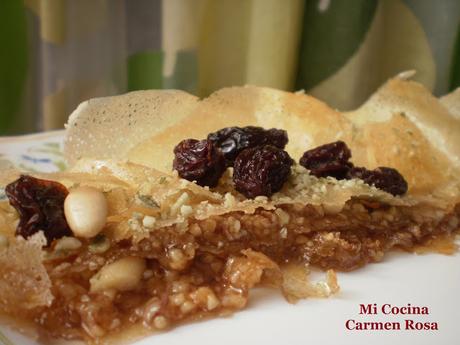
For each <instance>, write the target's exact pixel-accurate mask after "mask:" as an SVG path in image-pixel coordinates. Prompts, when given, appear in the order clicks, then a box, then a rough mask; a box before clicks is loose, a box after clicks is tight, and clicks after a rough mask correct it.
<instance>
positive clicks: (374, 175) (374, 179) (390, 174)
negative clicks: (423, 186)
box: [347, 167, 408, 195]
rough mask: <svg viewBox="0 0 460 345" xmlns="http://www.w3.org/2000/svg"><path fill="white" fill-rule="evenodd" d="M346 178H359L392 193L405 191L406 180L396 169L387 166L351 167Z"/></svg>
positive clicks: (400, 193)
mask: <svg viewBox="0 0 460 345" xmlns="http://www.w3.org/2000/svg"><path fill="white" fill-rule="evenodd" d="M347 178H359V179H361V180H363V181H364V182H366V183H367V184H369V185H373V186H375V187H377V188H379V189H381V190H384V191H385V192H387V193H390V194H393V195H403V194H405V193H406V192H407V188H408V187H407V182H406V180H405V179H404V177H403V176H402V175H401V174H400V173H399V172H398V170H396V169H393V168H387V167H378V168H377V169H374V170H367V169H366V168H352V169H350V171H349V172H348V174H347Z"/></svg>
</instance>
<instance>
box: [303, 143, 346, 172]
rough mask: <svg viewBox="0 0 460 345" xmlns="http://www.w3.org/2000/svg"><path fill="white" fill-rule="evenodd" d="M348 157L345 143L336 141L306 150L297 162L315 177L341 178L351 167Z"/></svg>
mask: <svg viewBox="0 0 460 345" xmlns="http://www.w3.org/2000/svg"><path fill="white" fill-rule="evenodd" d="M350 157H351V151H350V149H349V148H348V146H347V144H345V143H344V142H343V141H336V142H333V143H330V144H325V145H322V146H318V147H316V148H314V149H312V150H308V151H306V152H305V153H304V154H303V156H302V158H300V162H299V163H300V165H302V166H303V167H305V168H307V169H308V170H310V173H311V174H312V175H314V176H316V177H327V176H332V177H335V178H336V179H338V180H342V179H344V178H346V175H347V172H348V170H350V169H351V168H352V167H353V164H351V163H350V162H349V161H348V160H349V159H350Z"/></svg>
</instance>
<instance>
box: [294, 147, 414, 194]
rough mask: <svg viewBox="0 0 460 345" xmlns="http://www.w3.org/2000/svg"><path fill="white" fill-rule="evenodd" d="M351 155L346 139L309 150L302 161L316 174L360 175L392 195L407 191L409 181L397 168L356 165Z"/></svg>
mask: <svg viewBox="0 0 460 345" xmlns="http://www.w3.org/2000/svg"><path fill="white" fill-rule="evenodd" d="M350 158H351V151H350V149H349V148H348V146H347V145H346V144H345V143H344V142H343V141H336V142H333V143H329V144H326V145H322V146H318V147H316V148H314V149H312V150H308V151H306V152H305V153H304V154H303V156H302V157H301V158H300V161H299V163H300V165H302V166H303V167H305V168H307V169H308V170H310V174H312V175H314V176H316V177H327V176H331V177H335V178H336V179H338V180H343V179H352V178H358V179H361V180H363V181H364V182H366V183H367V184H369V185H373V186H375V187H377V188H379V189H381V190H384V191H385V192H387V193H390V194H393V195H403V194H405V193H406V192H407V188H408V186H407V182H406V180H405V179H404V177H403V176H402V175H401V174H400V173H399V172H398V171H397V170H396V169H393V168H387V167H378V168H376V169H374V170H368V169H366V168H363V167H354V166H353V163H351V162H350V161H349V159H350Z"/></svg>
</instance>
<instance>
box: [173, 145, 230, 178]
mask: <svg viewBox="0 0 460 345" xmlns="http://www.w3.org/2000/svg"><path fill="white" fill-rule="evenodd" d="M173 167H174V169H175V170H177V172H178V173H179V176H180V177H182V178H184V179H186V180H189V181H196V183H197V184H199V185H200V186H209V187H215V186H217V183H218V182H219V178H220V177H221V176H222V174H223V173H224V171H225V159H224V156H223V154H222V152H221V151H220V150H219V149H218V148H217V147H216V146H215V145H214V144H213V142H212V141H210V140H201V141H199V140H195V139H186V140H182V141H181V142H180V143H179V144H177V146H176V147H175V148H174V161H173Z"/></svg>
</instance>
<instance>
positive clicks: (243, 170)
mask: <svg viewBox="0 0 460 345" xmlns="http://www.w3.org/2000/svg"><path fill="white" fill-rule="evenodd" d="M293 163H294V161H293V160H292V158H291V157H290V156H289V154H288V153H287V152H286V151H284V150H281V149H279V148H277V147H274V146H271V145H265V146H258V147H254V148H250V149H246V150H244V151H243V152H241V153H240V154H239V155H238V157H237V158H236V160H235V166H234V168H233V169H234V170H233V182H234V183H235V188H236V190H238V191H239V192H241V193H242V194H244V195H245V196H246V197H248V198H255V197H256V196H259V195H265V196H270V195H272V194H273V193H276V192H278V191H279V190H280V189H281V188H282V187H283V184H284V182H286V180H287V178H288V176H289V173H290V172H291V166H292V164H293Z"/></svg>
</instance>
